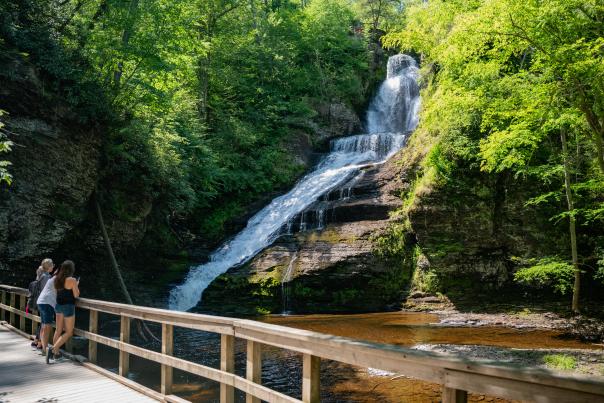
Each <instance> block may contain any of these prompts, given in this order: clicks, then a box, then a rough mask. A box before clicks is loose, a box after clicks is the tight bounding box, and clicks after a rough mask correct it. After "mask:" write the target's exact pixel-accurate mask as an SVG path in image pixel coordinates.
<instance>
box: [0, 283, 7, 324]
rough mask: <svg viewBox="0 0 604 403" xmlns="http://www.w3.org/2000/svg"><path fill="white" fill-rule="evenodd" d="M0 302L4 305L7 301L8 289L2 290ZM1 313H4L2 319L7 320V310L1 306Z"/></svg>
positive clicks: (0, 318)
mask: <svg viewBox="0 0 604 403" xmlns="http://www.w3.org/2000/svg"><path fill="white" fill-rule="evenodd" d="M0 298H1V299H0V304H2V305H4V304H5V303H6V291H4V290H2V291H1V292H0ZM0 313H1V314H2V316H1V317H0V320H1V321H5V320H6V311H5V310H4V309H2V308H0Z"/></svg>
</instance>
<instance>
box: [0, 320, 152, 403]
mask: <svg viewBox="0 0 604 403" xmlns="http://www.w3.org/2000/svg"><path fill="white" fill-rule="evenodd" d="M29 343H30V340H27V339H26V338H24V337H22V336H20V335H18V334H16V333H14V332H12V331H10V330H9V329H7V328H6V327H5V326H2V325H0V403H9V402H10V403H17V402H28V403H29V402H57V403H63V402H78V403H81V402H86V403H92V402H120V403H122V402H133V403H134V402H156V400H154V399H151V398H150V397H147V396H145V395H143V394H141V393H139V392H136V391H135V390H133V389H130V388H129V387H127V386H124V385H122V384H121V383H119V382H115V381H114V380H112V379H110V378H108V377H106V376H103V375H101V374H99V373H97V372H95V371H92V370H90V369H88V368H85V367H83V366H82V365H80V364H78V363H75V362H73V361H70V360H67V359H66V360H64V361H61V362H57V363H53V364H50V365H48V364H46V362H45V360H44V357H43V356H42V355H40V353H39V352H37V351H33V349H32V348H31V347H30V346H29Z"/></svg>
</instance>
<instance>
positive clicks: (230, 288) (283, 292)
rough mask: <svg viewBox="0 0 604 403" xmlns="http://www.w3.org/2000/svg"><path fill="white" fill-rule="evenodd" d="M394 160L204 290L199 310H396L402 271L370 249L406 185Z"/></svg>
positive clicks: (404, 279)
mask: <svg viewBox="0 0 604 403" xmlns="http://www.w3.org/2000/svg"><path fill="white" fill-rule="evenodd" d="M396 161H397V158H393V159H392V160H390V161H389V162H387V163H385V164H381V165H373V166H370V167H367V168H366V169H364V170H363V171H361V172H360V173H359V175H357V176H356V177H355V178H353V179H352V180H351V181H349V182H347V183H345V184H344V185H343V186H341V187H340V188H338V189H335V190H334V191H331V192H330V193H329V194H326V195H324V196H323V197H322V198H321V200H319V201H317V202H316V203H314V204H313V205H312V206H310V207H309V208H308V209H307V210H306V211H304V212H303V213H302V214H300V215H299V216H298V217H295V218H294V219H293V220H292V224H291V226H290V228H284V232H285V235H282V236H281V237H280V238H279V239H278V240H277V241H276V242H275V243H274V244H273V245H271V246H270V247H268V248H267V249H265V250H264V251H263V252H262V253H260V254H259V255H258V256H256V257H255V258H254V259H253V260H252V261H250V262H249V263H247V264H245V265H242V266H240V267H235V268H233V269H230V270H229V271H228V272H227V273H225V274H224V275H222V276H220V277H218V278H217V279H216V280H215V281H214V282H213V283H212V284H210V286H209V287H208V288H207V289H206V290H205V292H204V294H203V297H202V302H201V305H200V309H202V310H203V311H211V312H221V313H230V314H251V313H257V312H281V311H294V312H334V311H352V310H354V311H372V310H383V309H387V308H388V307H392V306H394V305H396V304H397V303H400V301H401V300H402V294H403V292H404V290H405V287H406V285H408V281H409V278H410V272H408V271H406V270H405V268H404V267H403V266H402V265H400V264H397V263H393V262H392V261H389V259H387V258H386V257H384V256H382V255H381V254H380V253H379V251H378V249H379V248H378V246H377V244H376V239H377V237H379V236H380V234H381V233H383V232H384V231H385V230H386V229H387V228H388V226H389V225H390V223H391V219H390V212H391V211H392V210H394V209H396V208H397V207H398V206H399V205H400V198H399V197H398V195H397V192H398V191H399V190H400V189H401V188H404V187H405V186H407V184H406V179H405V177H404V175H403V173H402V172H401V168H400V167H399V166H398V165H397V163H396ZM227 296H228V297H227Z"/></svg>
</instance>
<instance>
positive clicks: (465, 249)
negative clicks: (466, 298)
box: [408, 172, 564, 297]
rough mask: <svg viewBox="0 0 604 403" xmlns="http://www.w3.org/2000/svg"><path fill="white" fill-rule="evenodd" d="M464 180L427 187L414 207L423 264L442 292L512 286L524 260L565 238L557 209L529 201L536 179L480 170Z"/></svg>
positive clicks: (412, 212)
mask: <svg viewBox="0 0 604 403" xmlns="http://www.w3.org/2000/svg"><path fill="white" fill-rule="evenodd" d="M459 180H460V183H458V184H457V186H455V187H451V186H449V187H447V188H442V187H438V186H433V187H430V188H429V189H426V190H425V191H424V192H422V193H421V194H420V195H416V197H415V200H414V203H413V204H412V205H411V206H410V207H409V209H408V218H409V223H410V228H411V231H412V232H413V233H414V236H415V238H416V239H417V244H418V246H419V247H420V248H421V251H422V253H423V254H424V258H425V259H426V260H427V262H428V264H427V265H424V266H423V267H418V269H420V272H424V273H425V272H428V271H431V272H433V273H435V274H436V275H437V276H438V284H434V286H435V288H436V289H438V291H440V292H443V293H446V294H447V295H448V296H450V297H455V296H456V295H457V296H461V295H462V294H468V295H472V294H475V293H485V292H489V291H488V290H493V289H500V288H502V287H504V286H508V285H511V281H512V274H513V272H514V271H515V270H516V267H517V266H518V263H519V261H520V260H522V259H526V258H529V257H534V256H547V255H548V254H549V252H551V251H555V250H559V248H560V244H563V243H564V240H559V242H560V244H557V243H558V242H557V241H556V240H557V239H558V237H559V236H556V235H555V234H556V232H555V225H553V224H552V222H551V221H550V220H548V218H549V217H551V216H553V215H554V214H555V213H554V212H547V211H540V210H539V209H537V208H527V207H526V206H525V202H526V200H528V199H529V198H530V197H531V196H530V195H527V194H526V190H524V189H531V186H530V184H522V185H520V184H519V183H518V182H516V181H515V180H509V179H508V178H506V177H503V176H500V177H495V176H491V175H488V174H484V173H480V172H477V173H476V175H472V176H471V177H467V178H460V179H459ZM558 234H559V232H558ZM552 240H554V242H553V243H552ZM432 291H435V289H433V290H432Z"/></svg>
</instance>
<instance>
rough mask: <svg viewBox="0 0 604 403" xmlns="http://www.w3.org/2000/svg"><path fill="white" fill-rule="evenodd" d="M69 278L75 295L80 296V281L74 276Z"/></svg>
mask: <svg viewBox="0 0 604 403" xmlns="http://www.w3.org/2000/svg"><path fill="white" fill-rule="evenodd" d="M69 280H70V282H71V283H72V284H71V290H72V291H73V296H74V297H76V298H78V297H79V296H80V289H79V288H78V281H77V280H76V279H75V278H73V277H70V278H69Z"/></svg>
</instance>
